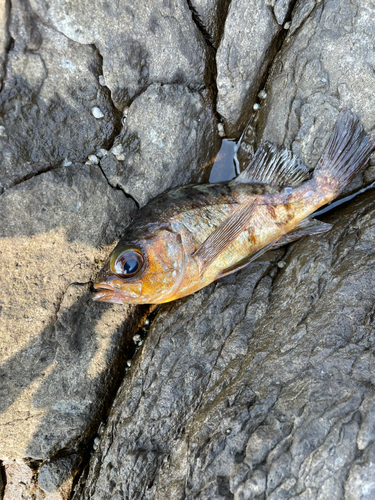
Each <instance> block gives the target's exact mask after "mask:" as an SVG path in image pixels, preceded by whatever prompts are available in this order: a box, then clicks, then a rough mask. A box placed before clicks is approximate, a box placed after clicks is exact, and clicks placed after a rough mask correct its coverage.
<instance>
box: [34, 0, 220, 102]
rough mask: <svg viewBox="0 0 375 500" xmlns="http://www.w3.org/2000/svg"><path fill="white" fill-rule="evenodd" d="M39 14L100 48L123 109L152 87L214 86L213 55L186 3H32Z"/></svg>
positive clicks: (115, 96)
mask: <svg viewBox="0 0 375 500" xmlns="http://www.w3.org/2000/svg"><path fill="white" fill-rule="evenodd" d="M30 3H31V6H32V7H33V9H34V11H35V12H36V13H37V14H38V15H39V16H40V17H41V18H42V19H44V20H45V21H46V22H47V23H48V24H51V25H52V26H54V27H55V28H56V29H57V30H59V31H60V32H61V33H64V34H65V35H66V36H67V37H68V38H70V39H71V40H75V41H76V42H79V43H81V44H94V45H95V46H96V47H97V48H98V50H99V52H100V54H101V55H102V57H103V76H104V79H105V83H106V85H107V87H109V89H110V90H111V95H112V99H113V102H114V103H115V105H116V106H117V107H118V108H119V109H121V110H122V109H123V108H124V106H125V105H128V104H130V102H131V100H133V99H134V98H135V97H136V96H137V95H138V94H139V93H140V92H142V91H143V90H145V88H147V87H148V86H149V85H150V84H151V83H156V82H158V83H163V84H167V83H179V84H185V85H187V84H188V85H189V86H191V87H201V86H204V85H209V84H210V83H211V81H212V73H211V69H210V59H211V58H212V57H213V53H212V50H211V49H210V47H208V45H207V44H206V42H205V40H204V38H203V35H202V34H201V33H200V31H199V30H198V28H197V27H196V25H195V24H194V22H193V19H192V15H191V11H190V10H189V7H188V3H187V2H186V1H185V0H177V1H173V2H171V1H163V0H154V1H153V2H152V8H150V3H149V1H147V0H141V1H138V2H137V4H136V6H135V5H134V3H133V2H132V1H130V0H120V1H119V2H117V3H116V4H113V5H112V4H108V5H107V6H106V7H105V8H103V5H102V2H101V1H100V0H95V1H92V0H75V1H74V2H69V3H52V4H51V3H50V2H47V1H46V0H30Z"/></svg>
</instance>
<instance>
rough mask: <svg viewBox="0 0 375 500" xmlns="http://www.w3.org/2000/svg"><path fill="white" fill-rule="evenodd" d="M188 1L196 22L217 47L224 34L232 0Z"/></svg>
mask: <svg viewBox="0 0 375 500" xmlns="http://www.w3.org/2000/svg"><path fill="white" fill-rule="evenodd" d="M188 3H189V5H190V7H191V9H192V10H193V18H194V20H195V22H196V23H197V25H198V26H199V27H200V29H201V31H202V32H203V33H204V35H205V36H206V39H208V41H209V42H210V43H212V45H213V46H214V47H215V48H216V49H217V48H218V47H219V44H220V41H221V37H222V36H223V32H224V24H225V20H226V17H227V14H228V7H229V5H230V0H188ZM195 13H196V14H195ZM194 14H195V15H194Z"/></svg>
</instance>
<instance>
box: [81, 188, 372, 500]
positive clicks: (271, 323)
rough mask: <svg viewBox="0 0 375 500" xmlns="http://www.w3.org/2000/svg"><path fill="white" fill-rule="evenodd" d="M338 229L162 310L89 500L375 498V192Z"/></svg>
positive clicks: (100, 458) (129, 381)
mask: <svg viewBox="0 0 375 500" xmlns="http://www.w3.org/2000/svg"><path fill="white" fill-rule="evenodd" d="M353 205H354V206H353ZM327 221H329V222H334V223H335V226H334V228H333V229H332V231H331V232H330V233H327V234H326V235H324V236H321V237H314V238H306V239H304V240H302V241H301V242H298V243H296V244H294V245H293V246H291V247H290V249H289V250H288V252H287V255H286V256H285V257H283V260H284V261H285V262H286V267H285V268H283V269H282V270H280V269H279V268H278V267H277V266H276V265H275V262H274V260H273V259H275V257H278V258H280V255H281V254H282V251H281V250H280V251H279V253H277V254H276V255H275V254H273V256H271V255H270V254H268V255H266V256H265V257H264V261H263V262H256V263H254V265H252V266H251V267H250V268H249V269H246V270H243V271H241V272H240V273H238V274H237V275H234V276H231V277H229V278H227V279H224V280H222V281H220V282H218V283H217V284H216V285H212V286H210V287H208V288H206V289H204V290H202V291H201V292H199V293H197V294H195V295H194V296H190V297H188V298H186V299H184V300H181V301H177V302H175V303H174V304H170V305H166V306H164V307H163V308H162V310H161V312H160V313H159V315H158V317H157V318H156V320H155V323H154V325H153V327H152V328H151V331H150V334H149V336H148V338H147V339H146V341H145V343H144V346H143V350H142V352H141V353H139V356H138V357H137V358H136V361H135V364H134V367H133V370H132V373H131V374H129V376H128V377H126V379H125V380H124V383H123V386H122V388H121V390H120V392H119V394H118V397H117V401H116V403H115V405H114V407H113V411H112V413H111V416H110V419H109V422H108V425H107V428H106V431H105V433H104V436H103V438H102V442H101V444H100V446H99V448H98V450H97V452H96V453H95V455H94V456H93V458H92V460H91V468H90V472H89V475H88V478H87V481H86V486H85V487H84V488H83V489H82V490H79V491H78V493H77V494H76V496H75V499H78V498H79V499H94V498H95V499H96V500H98V499H102V498H103V499H104V498H108V492H111V494H112V498H116V499H117V498H134V499H136V498H156V499H162V498H172V499H177V498H202V499H203V498H205V499H206V498H207V499H208V498H210V499H211V498H235V499H244V498H265V497H266V498H268V499H281V498H283V499H289V498H300V499H302V498H303V499H305V498H309V499H310V498H311V499H327V498H330V499H342V498H344V497H343V491H345V492H346V493H345V499H351V498H356V499H357V498H371V496H370V493H369V492H372V491H373V488H374V484H375V470H374V468H373V461H374V452H373V436H374V425H373V419H372V417H371V415H372V410H373V406H374V401H375V391H374V387H373V383H374V380H373V377H374V366H375V364H374V361H375V360H374V354H373V350H372V345H373V342H374V324H373V317H374V304H375V293H374V287H373V283H374V278H375V270H374V269H375V267H374V265H375V245H374V241H375V224H374V221H375V194H374V193H370V194H369V195H367V196H365V197H363V198H362V199H361V200H358V201H355V202H354V204H352V205H351V206H348V207H347V208H346V209H344V210H342V211H341V212H339V213H337V214H336V215H334V216H331V217H330V218H328V219H327ZM272 257H273V259H272Z"/></svg>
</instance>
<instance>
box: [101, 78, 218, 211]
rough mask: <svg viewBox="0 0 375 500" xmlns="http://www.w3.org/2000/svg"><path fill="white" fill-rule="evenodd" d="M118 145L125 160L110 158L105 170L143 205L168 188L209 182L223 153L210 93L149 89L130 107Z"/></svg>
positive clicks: (171, 87) (114, 183)
mask: <svg viewBox="0 0 375 500" xmlns="http://www.w3.org/2000/svg"><path fill="white" fill-rule="evenodd" d="M145 110H147V113H145ZM116 143H117V141H116ZM117 144H118V145H117V146H115V148H116V150H115V151H116V152H117V153H118V152H120V149H121V151H122V153H123V155H124V160H122V161H118V160H117V159H116V158H115V157H114V155H112V154H111V155H107V156H106V157H105V158H104V159H103V160H102V161H101V167H102V168H103V171H104V173H105V175H106V177H107V179H108V181H109V182H110V184H111V185H112V186H120V187H121V189H123V190H124V191H125V192H126V193H127V194H129V195H131V196H132V197H133V198H134V199H135V200H136V201H137V202H138V203H139V204H140V205H142V206H143V205H145V204H146V203H147V202H148V201H149V200H150V199H151V198H154V197H155V196H156V195H158V194H160V193H162V192H163V191H165V190H166V189H168V188H170V187H173V186H177V185H183V184H187V183H189V182H191V181H192V180H197V177H198V179H199V178H202V177H204V176H206V177H208V175H209V168H207V167H208V166H209V165H210V164H211V162H212V159H213V158H214V157H215V154H216V153H217V151H218V150H219V148H220V138H219V135H218V133H217V125H216V119H215V117H214V115H213V111H212V97H211V95H210V93H205V94H203V95H201V94H200V93H192V92H191V91H189V90H188V89H187V88H186V87H183V86H179V85H159V84H155V85H151V86H150V87H149V88H148V89H147V90H146V92H144V93H143V94H142V95H141V96H140V97H139V98H138V99H136V100H135V101H134V103H133V104H132V105H131V106H130V108H129V112H128V115H127V118H126V122H125V125H124V128H123V130H122V133H121V137H120V138H119V140H118V143H117ZM204 167H206V168H204Z"/></svg>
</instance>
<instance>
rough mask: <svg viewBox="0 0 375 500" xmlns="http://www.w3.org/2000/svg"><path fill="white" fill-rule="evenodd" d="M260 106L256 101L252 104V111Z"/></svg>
mask: <svg viewBox="0 0 375 500" xmlns="http://www.w3.org/2000/svg"><path fill="white" fill-rule="evenodd" d="M259 108H260V104H258V103H257V102H256V103H255V104H254V106H253V110H254V111H258V109H259Z"/></svg>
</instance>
